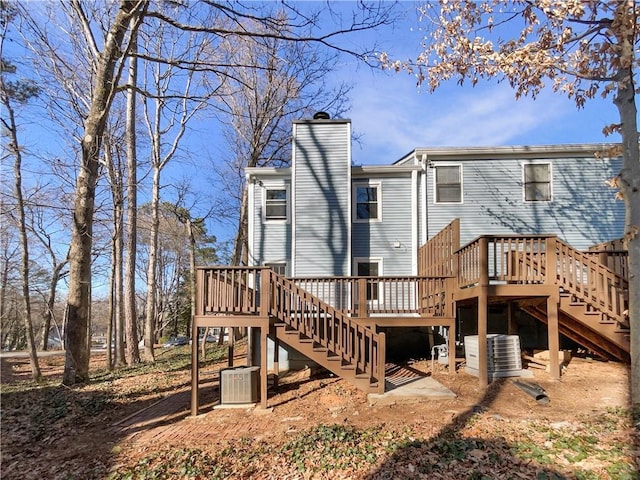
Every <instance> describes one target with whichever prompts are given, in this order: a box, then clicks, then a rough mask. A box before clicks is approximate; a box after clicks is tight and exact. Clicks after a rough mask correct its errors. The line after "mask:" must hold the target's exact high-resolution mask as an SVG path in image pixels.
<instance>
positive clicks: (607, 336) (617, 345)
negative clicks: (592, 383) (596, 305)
mask: <svg viewBox="0 0 640 480" xmlns="http://www.w3.org/2000/svg"><path fill="white" fill-rule="evenodd" d="M563 298H564V295H563V296H561V301H560V308H559V310H558V327H559V331H560V333H561V334H563V335H564V336H566V337H567V338H569V339H571V340H573V341H574V342H576V343H578V344H580V345H582V346H583V347H585V348H586V349H588V350H590V351H593V352H595V353H597V354H598V355H601V356H603V357H605V358H610V359H614V360H619V361H622V362H626V363H629V362H630V356H629V338H628V332H626V331H621V330H619V329H618V328H617V326H616V324H615V323H611V322H600V321H599V320H597V318H598V315H594V314H593V312H586V304H582V308H583V310H584V311H583V314H582V315H580V314H579V310H578V308H577V307H578V305H577V303H575V302H571V305H569V304H568V303H569V302H566V300H563ZM521 308H522V310H524V311H525V312H527V313H529V314H530V315H531V316H533V317H534V318H536V319H538V320H540V321H541V322H543V323H547V309H546V302H543V303H539V304H527V305H521ZM603 317H604V316H603Z"/></svg>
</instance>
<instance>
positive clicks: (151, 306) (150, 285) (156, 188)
mask: <svg viewBox="0 0 640 480" xmlns="http://www.w3.org/2000/svg"><path fill="white" fill-rule="evenodd" d="M159 210H160V168H159V167H158V166H157V165H156V166H154V169H153V186H152V187H151V233H150V237H149V264H148V267H147V305H146V310H145V326H144V356H145V360H147V361H150V362H153V361H155V356H154V349H153V346H154V343H155V332H156V321H155V320H156V297H157V286H156V272H157V264H158V261H157V255H158V231H159V229H160V213H159Z"/></svg>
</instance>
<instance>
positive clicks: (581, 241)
mask: <svg viewBox="0 0 640 480" xmlns="http://www.w3.org/2000/svg"><path fill="white" fill-rule="evenodd" d="M613 165H614V166H615V163H614V164H613ZM552 169H553V170H552V174H553V200H552V201H551V202H529V203H526V204H525V203H524V202H523V199H522V188H523V184H522V178H520V176H519V175H517V174H516V173H514V171H513V169H507V168H500V169H499V170H498V171H497V172H491V173H487V172H486V171H485V170H483V169H478V171H476V172H474V173H475V174H476V175H477V176H478V177H479V178H481V179H482V181H483V184H484V185H486V187H487V188H486V189H485V190H484V196H485V200H483V202H482V206H481V209H480V210H481V216H482V217H488V219H489V222H484V223H485V225H486V224H490V225H495V226H496V227H498V228H497V232H495V233H499V232H500V231H502V230H503V229H505V230H508V231H511V232H514V233H517V234H532V233H537V234H543V233H547V234H557V235H558V236H559V237H560V238H562V239H563V240H566V241H568V243H570V244H571V245H572V246H574V247H576V248H586V247H588V246H590V245H593V244H596V243H598V242H601V241H606V240H610V239H613V238H618V237H620V236H621V235H622V227H621V225H622V224H623V220H624V205H623V204H622V203H621V202H620V203H618V202H617V201H616V200H614V195H615V191H614V190H613V189H611V188H609V187H608V186H607V185H605V183H604V182H605V180H606V179H607V178H608V177H610V176H613V175H614V173H613V170H615V168H614V167H608V166H607V165H605V164H604V163H603V166H602V182H601V183H600V184H597V185H594V176H595V175H594V174H593V172H592V173H591V174H589V173H588V171H587V170H584V169H579V168H571V169H569V168H563V165H562V164H560V165H558V164H554V165H553V167H552ZM496 173H497V174H498V176H499V177H500V178H503V179H509V182H510V183H512V184H513V185H517V187H518V189H519V191H518V192H517V194H516V191H515V190H513V191H510V192H505V191H504V190H503V189H501V188H499V187H498V186H497V185H496V182H495V181H494V180H495V178H496ZM584 185H592V187H590V188H589V190H586V189H585V188H581V186H582V187H583V186H584ZM479 220H480V223H482V219H479ZM616 220H617V221H616ZM474 223H475V224H476V225H477V224H478V221H476V222H474ZM465 226H466V227H467V230H468V229H469V228H470V227H471V228H475V226H473V225H470V224H469V223H466V222H463V228H464V227H465ZM484 230H485V231H486V230H487V229H486V227H485V229H484ZM484 233H492V232H484Z"/></svg>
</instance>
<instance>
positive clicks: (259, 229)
mask: <svg viewBox="0 0 640 480" xmlns="http://www.w3.org/2000/svg"><path fill="white" fill-rule="evenodd" d="M290 185H291V182H290V180H289V179H288V178H287V179H285V178H280V179H278V178H265V179H263V180H261V184H257V185H254V186H253V189H254V195H253V206H252V208H253V215H252V220H253V225H252V228H253V235H252V245H251V246H250V250H251V254H252V255H251V259H250V260H251V264H252V265H264V264H265V263H267V262H269V263H276V262H286V263H287V265H288V266H289V264H290V262H291V253H290V252H291V222H290V221H289V222H283V221H278V222H265V221H264V216H263V213H264V212H263V209H264V192H265V189H266V188H267V187H282V186H289V189H291V187H290ZM289 199H291V194H290V195H289ZM287 207H288V208H289V212H291V205H288V206H287ZM289 215H291V213H289Z"/></svg>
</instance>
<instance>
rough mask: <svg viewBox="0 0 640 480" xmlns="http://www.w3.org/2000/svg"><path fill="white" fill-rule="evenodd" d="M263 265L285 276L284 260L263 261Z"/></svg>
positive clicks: (285, 265)
mask: <svg viewBox="0 0 640 480" xmlns="http://www.w3.org/2000/svg"><path fill="white" fill-rule="evenodd" d="M263 266H265V267H269V268H271V269H272V270H274V271H275V272H276V273H277V274H279V275H282V276H283V277H286V276H287V262H286V261H284V260H282V261H276V262H264V263H263Z"/></svg>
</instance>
